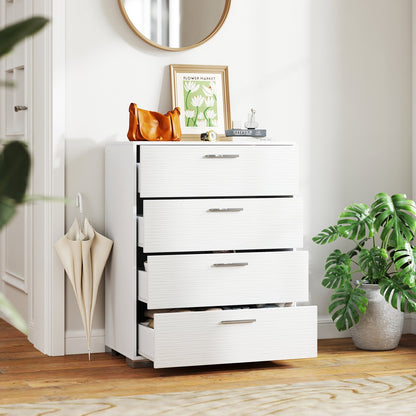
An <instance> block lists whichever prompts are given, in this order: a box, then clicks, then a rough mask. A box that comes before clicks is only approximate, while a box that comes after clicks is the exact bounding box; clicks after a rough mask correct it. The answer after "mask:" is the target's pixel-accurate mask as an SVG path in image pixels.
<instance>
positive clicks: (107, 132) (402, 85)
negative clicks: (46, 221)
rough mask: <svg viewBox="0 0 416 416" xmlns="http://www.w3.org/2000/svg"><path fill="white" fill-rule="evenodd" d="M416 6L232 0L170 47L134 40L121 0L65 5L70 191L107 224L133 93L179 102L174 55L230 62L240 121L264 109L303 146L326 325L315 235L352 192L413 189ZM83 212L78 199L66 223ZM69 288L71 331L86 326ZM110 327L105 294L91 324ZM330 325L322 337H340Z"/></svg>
mask: <svg viewBox="0 0 416 416" xmlns="http://www.w3.org/2000/svg"><path fill="white" fill-rule="evenodd" d="M410 3H411V1H410V0H400V1H392V0H275V1H268V0H257V1H251V0H233V1H232V4H231V9H230V14H229V17H228V19H227V20H226V22H225V24H224V26H223V28H222V29H221V30H220V32H219V33H218V34H217V35H216V36H215V37H214V38H213V39H211V40H210V41H209V42H208V43H206V44H204V45H202V46H200V47H198V48H196V49H191V50H189V51H183V52H175V53H173V52H166V51H162V50H158V49H156V48H153V47H151V46H149V45H147V44H146V43H144V42H143V41H142V40H140V39H139V38H138V37H136V36H135V35H134V34H133V33H132V32H131V31H130V29H129V28H128V27H127V25H126V24H125V22H124V20H123V18H122V16H121V14H120V12H119V10H118V6H117V2H116V1H115V0H89V1H87V2H86V1H81V0H71V1H68V2H67V6H66V7H67V57H66V58H67V79H66V88H67V96H66V106H67V110H66V116H67V120H66V123H67V124H66V130H67V158H66V162H67V165H66V178H67V179H66V181H67V182H66V185H67V195H68V197H74V196H75V194H76V192H82V193H83V194H84V197H85V210H86V212H87V214H88V216H89V217H90V219H91V221H92V223H93V224H94V225H95V226H96V228H97V230H98V231H99V232H103V230H104V192H103V191H104V183H103V177H104V173H103V169H104V163H103V156H104V145H105V143H106V142H109V141H114V140H127V139H126V132H127V127H128V105H129V103H130V102H131V101H133V102H136V103H137V104H138V105H139V106H140V107H143V108H148V109H153V110H159V111H162V112H165V111H167V110H168V109H170V82H169V76H168V65H169V64H179V63H180V64H213V65H215V64H217V65H228V67H229V73H230V95H231V113H232V119H233V120H245V119H246V117H247V113H248V111H249V109H250V108H251V107H253V106H254V107H255V108H256V110H257V114H256V115H257V119H258V121H259V122H260V126H261V127H263V128H267V129H268V131H269V133H270V136H272V137H273V138H274V139H277V140H279V139H283V140H291V141H295V142H297V143H299V145H300V148H301V152H302V155H301V157H302V168H301V191H302V194H303V195H304V198H305V247H306V248H307V249H308V250H310V286H311V289H310V292H311V303H313V304H318V306H319V316H320V320H321V321H322V322H326V321H327V306H328V300H329V295H330V294H329V291H327V290H326V289H323V288H322V287H321V286H320V280H321V275H322V270H323V262H324V259H325V257H326V255H327V253H328V252H329V250H331V249H332V247H315V246H314V245H313V244H312V243H311V237H312V236H313V235H314V234H316V233H317V232H319V231H320V230H321V229H322V228H324V227H326V226H328V225H331V224H333V223H335V222H336V219H337V215H338V213H339V212H340V210H341V209H342V208H343V207H344V206H346V205H347V204H348V203H350V202H368V203H371V200H372V197H373V196H374V195H375V194H376V193H377V192H380V191H385V192H388V193H398V192H405V193H408V194H410V193H411V4H410ZM75 215H76V209H75V208H72V207H68V209H67V226H69V225H70V223H71V222H72V220H73V218H74V216H75ZM120 215H122V214H120ZM67 292H68V295H67V318H66V325H67V330H68V331H69V332H70V334H74V333H76V331H78V330H81V329H82V325H81V320H80V318H79V316H78V312H77V310H76V306H75V301H74V299H73V295H72V292H71V290H68V291H67ZM103 326H104V322H103V303H102V302H101V303H99V305H98V307H97V314H96V318H95V325H94V327H95V328H97V329H100V328H103ZM327 326H328V327H329V330H328V331H324V332H321V336H329V335H331V334H333V335H337V334H336V332H331V328H332V326H330V325H327ZM322 328H325V325H322ZM74 331H75V332H74ZM100 334H102V331H101V332H100V331H98V335H100ZM347 335H348V334H347ZM343 336H345V335H343Z"/></svg>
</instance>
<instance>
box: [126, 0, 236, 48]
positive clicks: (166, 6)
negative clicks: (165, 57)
mask: <svg viewBox="0 0 416 416" xmlns="http://www.w3.org/2000/svg"><path fill="white" fill-rule="evenodd" d="M118 4H119V6H120V10H121V13H122V14H123V16H124V18H125V19H126V22H127V24H128V25H129V26H130V28H131V29H132V30H133V32H134V33H136V35H137V36H139V37H140V38H142V39H143V40H144V41H145V42H147V43H149V44H150V45H152V46H155V47H156V48H159V49H164V50H167V51H181V50H184V49H190V48H194V47H195V46H198V45H201V44H202V43H204V42H206V41H207V40H208V39H210V38H211V37H212V36H214V35H215V34H216V33H217V32H218V30H219V29H220V27H221V26H222V25H223V23H224V21H225V19H226V17H227V14H228V11H229V9H230V4H231V0H118Z"/></svg>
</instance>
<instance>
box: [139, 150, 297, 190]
mask: <svg viewBox="0 0 416 416" xmlns="http://www.w3.org/2000/svg"><path fill="white" fill-rule="evenodd" d="M298 170H299V166H298V154H297V148H296V147H295V146H293V145H281V146H279V145H274V146H273V145H271V146H238V145H233V146H215V145H213V146H211V145H206V146H178V147H174V146H141V148H140V164H139V181H138V192H139V193H140V196H141V198H152V197H187V196H188V197H203V196H257V195H259V196H277V195H295V194H296V193H297V189H298Z"/></svg>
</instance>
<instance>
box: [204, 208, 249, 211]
mask: <svg viewBox="0 0 416 416" xmlns="http://www.w3.org/2000/svg"><path fill="white" fill-rule="evenodd" d="M243 210H244V208H210V209H208V212H240V211H243Z"/></svg>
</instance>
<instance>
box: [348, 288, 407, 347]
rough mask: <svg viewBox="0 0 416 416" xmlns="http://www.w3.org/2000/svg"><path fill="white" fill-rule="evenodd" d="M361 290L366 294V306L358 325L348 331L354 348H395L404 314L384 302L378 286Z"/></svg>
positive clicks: (400, 333) (401, 329)
mask: <svg viewBox="0 0 416 416" xmlns="http://www.w3.org/2000/svg"><path fill="white" fill-rule="evenodd" d="M361 289H363V290H364V291H365V292H366V296H367V299H368V305H367V311H366V312H365V314H364V315H361V317H360V321H359V322H358V324H356V325H354V326H353V327H352V328H351V329H350V332H351V336H352V340H353V341H354V344H355V346H356V347H357V348H359V349H362V350H371V351H386V350H393V349H395V348H397V346H398V345H399V342H400V338H401V336H402V331H403V322H404V313H403V312H401V311H400V310H397V309H395V308H393V307H392V306H391V305H390V303H388V302H386V300H385V299H384V297H383V296H382V295H381V294H380V288H379V286H378V285H374V284H364V285H362V286H361Z"/></svg>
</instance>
